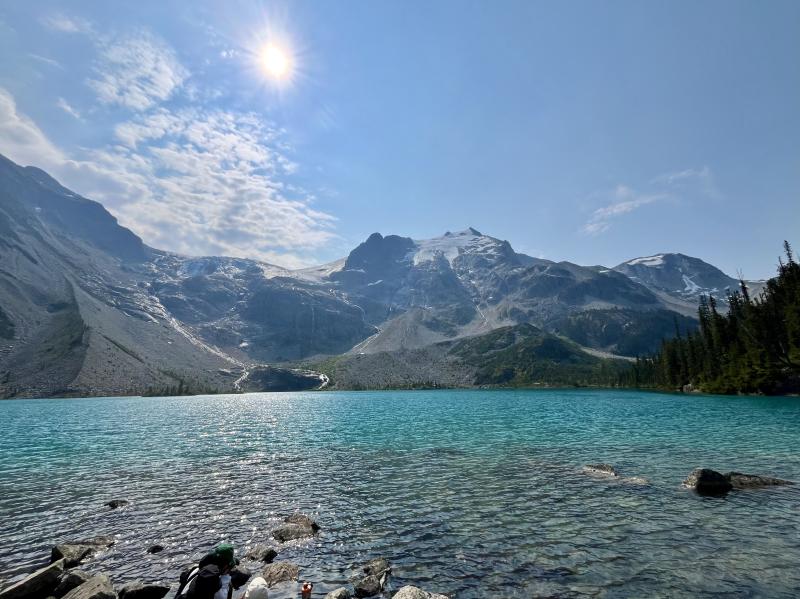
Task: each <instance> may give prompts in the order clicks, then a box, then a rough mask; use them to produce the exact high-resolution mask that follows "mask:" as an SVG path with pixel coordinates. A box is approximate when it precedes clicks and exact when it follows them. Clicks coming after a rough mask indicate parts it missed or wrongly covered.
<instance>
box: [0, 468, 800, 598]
mask: <svg viewBox="0 0 800 599" xmlns="http://www.w3.org/2000/svg"><path fill="white" fill-rule="evenodd" d="M582 472H583V473H584V474H585V475H587V476H590V477H592V478H595V479H598V480H608V481H617V482H619V483H624V484H631V485H641V486H648V485H649V484H650V483H649V481H648V480H647V479H645V478H643V477H641V476H623V474H622V473H621V472H620V471H619V470H618V469H617V468H616V467H615V466H613V465H611V464H607V463H595V464H587V465H585V466H583V468H582ZM794 484H795V483H794V482H792V481H789V480H784V479H780V478H774V477H771V476H763V475H755V474H743V473H740V472H728V473H726V474H722V473H720V472H717V471H715V470H711V469H708V468H697V469H695V470H693V471H692V472H691V473H690V474H689V475H688V476H687V477H686V479H685V480H684V481H683V483H682V486H683V487H685V488H687V489H691V490H693V491H694V492H696V493H697V494H698V495H701V496H704V497H724V496H726V495H727V494H729V493H731V492H735V491H747V490H753V489H766V488H774V487H784V486H790V485H794ZM105 505H106V506H107V507H108V508H109V509H112V510H113V509H118V508H123V507H124V506H126V505H128V501H127V500H125V499H114V500H111V501H109V502H107V503H106V504H105ZM321 530H322V529H321V527H320V525H319V524H317V522H316V521H314V520H313V519H312V518H311V517H310V516H308V515H306V514H302V513H299V512H298V513H294V514H291V515H289V516H286V517H285V518H284V520H283V522H282V523H281V524H280V525H279V526H277V527H276V528H274V529H273V530H272V531H271V537H272V539H273V540H274V542H275V543H276V545H275V546H272V545H266V544H260V545H255V546H253V547H250V548H249V549H248V550H247V551H246V552H245V553H244V555H243V558H244V560H245V561H246V562H247V563H248V566H250V565H253V564H254V565H255V569H252V568H250V567H245V566H242V565H239V566H237V567H236V568H235V569H234V570H233V571H232V572H231V583H232V586H233V587H234V589H237V592H235V593H234V597H236V598H237V599H241V596H242V594H243V592H244V586H245V584H247V582H248V581H249V580H250V579H251V578H253V577H255V576H260V577H262V578H263V579H264V580H265V581H266V584H267V587H268V588H273V587H278V588H280V587H281V585H294V586H295V587H298V588H297V589H294V590H295V593H294V594H297V593H298V592H299V585H300V583H301V582H302V578H301V576H300V574H301V571H300V567H299V566H298V565H297V564H294V563H292V562H290V561H275V560H276V558H277V557H278V555H279V553H278V549H279V548H280V546H281V545H282V544H284V543H288V542H291V541H295V540H298V539H308V538H311V537H314V536H316V535H317V534H318V533H319V532H320V531H321ZM115 543H116V539H115V538H114V537H113V536H96V537H92V538H87V539H81V540H76V541H70V542H63V543H59V544H57V545H55V546H53V547H52V549H51V552H50V563H49V565H47V566H44V567H42V568H40V569H38V570H36V571H35V572H33V573H31V574H29V575H28V576H26V577H25V578H23V579H22V580H19V581H18V582H15V583H14V584H11V585H10V586H8V587H6V588H4V589H2V590H0V599H163V598H164V597H165V596H167V595H168V594H169V593H170V592H171V591H172V590H173V587H174V585H173V584H171V583H164V582H161V581H158V582H152V581H151V582H144V581H142V580H135V581H132V582H127V583H125V584H123V585H115V584H114V582H113V581H112V579H111V577H110V576H109V575H107V574H106V573H102V572H93V573H90V572H87V571H84V570H82V569H81V568H80V566H82V565H83V564H85V563H86V562H87V561H89V560H90V559H91V558H92V557H93V556H95V555H97V554H98V553H100V552H103V551H107V550H108V549H109V548H111V547H113V546H114V544H115ZM163 549H164V547H163V546H162V545H151V546H149V547H147V548H143V550H144V551H146V553H151V554H152V553H158V552H160V551H162V550H163ZM193 567H194V564H187V566H186V568H187V570H188V571H191V569H192V568H193ZM391 575H392V565H391V563H390V562H389V560H387V559H385V558H383V557H377V558H374V559H372V560H370V561H368V562H367V563H365V564H363V565H362V566H361V568H360V569H359V572H358V574H357V575H355V576H353V577H351V578H350V579H349V580H348V581H347V582H346V583H345V584H343V585H342V586H340V587H338V588H336V589H334V590H332V591H330V592H328V593H327V594H326V595H324V597H325V599H352V598H354V597H355V598H358V599H366V598H369V597H389V596H391V597H392V599H447V595H443V594H436V593H431V592H429V591H426V590H423V589H421V588H418V587H415V586H410V585H407V586H403V587H401V588H400V589H398V590H397V591H396V592H394V593H393V594H390V592H391V589H390V585H389V581H390V578H391ZM281 590H282V591H283V592H289V593H291V592H292V591H290V590H289V588H288V587H287V586H283V587H282V589H281ZM306 596H307V597H311V596H312V595H304V597H306ZM314 596H321V593H319V594H317V595H314Z"/></svg>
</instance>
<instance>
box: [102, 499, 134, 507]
mask: <svg viewBox="0 0 800 599" xmlns="http://www.w3.org/2000/svg"><path fill="white" fill-rule="evenodd" d="M128 503H130V502H129V501H128V500H127V499H112V500H111V501H107V502H106V505H107V506H108V507H110V508H111V509H112V510H115V509H117V508H118V507H125V506H126V505H128Z"/></svg>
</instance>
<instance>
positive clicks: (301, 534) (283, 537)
mask: <svg viewBox="0 0 800 599" xmlns="http://www.w3.org/2000/svg"><path fill="white" fill-rule="evenodd" d="M315 534H316V531H315V530H314V529H313V528H312V527H311V526H305V525H303V524H283V525H282V526H279V527H278V528H276V529H275V530H273V531H272V537H273V538H274V539H275V540H276V541H280V542H281V543H285V542H286V541H293V540H295V539H305V538H307V537H313V536H314V535H315Z"/></svg>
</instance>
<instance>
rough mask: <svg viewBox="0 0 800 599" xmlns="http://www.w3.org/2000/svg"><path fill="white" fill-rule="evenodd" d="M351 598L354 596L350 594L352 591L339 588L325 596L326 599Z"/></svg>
mask: <svg viewBox="0 0 800 599" xmlns="http://www.w3.org/2000/svg"><path fill="white" fill-rule="evenodd" d="M351 597H352V595H351V594H350V591H348V590H347V589H346V588H345V587H339V588H338V589H336V590H334V591H331V592H330V593H328V594H327V595H325V599H350V598H351Z"/></svg>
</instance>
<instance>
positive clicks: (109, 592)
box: [62, 574, 117, 599]
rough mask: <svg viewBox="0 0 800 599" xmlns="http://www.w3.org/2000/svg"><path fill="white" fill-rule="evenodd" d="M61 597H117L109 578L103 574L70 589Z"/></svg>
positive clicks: (110, 598) (76, 598)
mask: <svg viewBox="0 0 800 599" xmlns="http://www.w3.org/2000/svg"><path fill="white" fill-rule="evenodd" d="M62 599H117V594H116V593H115V592H114V587H113V586H112V585H111V579H110V578H109V577H108V576H106V575H105V574H98V575H96V576H92V577H91V578H90V579H89V580H87V581H86V582H84V583H83V584H82V585H80V586H77V587H75V588H74V589H72V590H71V591H70V592H69V593H67V594H66V595H64V597H63V598H62Z"/></svg>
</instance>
